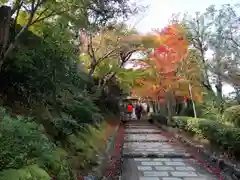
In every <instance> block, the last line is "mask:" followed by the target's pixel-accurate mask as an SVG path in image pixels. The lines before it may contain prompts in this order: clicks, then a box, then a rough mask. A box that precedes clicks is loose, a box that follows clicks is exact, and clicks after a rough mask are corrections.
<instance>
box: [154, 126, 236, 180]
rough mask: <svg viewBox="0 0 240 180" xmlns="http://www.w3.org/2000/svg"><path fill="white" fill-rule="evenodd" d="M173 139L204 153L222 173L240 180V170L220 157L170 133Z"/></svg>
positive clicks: (162, 127) (178, 135)
mask: <svg viewBox="0 0 240 180" xmlns="http://www.w3.org/2000/svg"><path fill="white" fill-rule="evenodd" d="M154 124H155V125H157V126H158V127H160V128H161V129H163V130H165V131H167V132H169V130H168V128H167V126H164V125H161V124H159V123H158V122H154ZM169 133H170V134H171V135H172V136H173V137H175V138H176V139H177V140H179V141H180V142H182V143H184V144H185V145H187V146H190V147H192V148H194V149H195V150H196V151H197V152H200V153H202V154H203V155H204V156H206V157H207V158H208V159H209V160H211V162H212V163H213V164H214V165H215V166H216V167H218V168H219V169H220V170H221V171H222V172H225V173H226V172H227V173H228V174H229V175H230V176H231V178H232V179H233V180H239V179H240V169H238V168H236V166H235V165H234V164H230V163H228V162H226V161H225V160H224V159H222V158H220V157H216V156H214V155H213V154H211V153H210V152H208V151H207V150H205V149H204V148H202V147H199V146H198V145H196V144H194V143H193V142H191V141H189V140H188V139H186V138H184V137H182V136H181V135H180V134H178V133H176V134H172V133H171V132H169Z"/></svg>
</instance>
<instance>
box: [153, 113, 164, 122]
mask: <svg viewBox="0 0 240 180" xmlns="http://www.w3.org/2000/svg"><path fill="white" fill-rule="evenodd" d="M151 119H152V120H153V121H157V122H159V123H160V124H164V125H167V118H166V117H165V116H163V115H161V114H160V113H153V114H151Z"/></svg>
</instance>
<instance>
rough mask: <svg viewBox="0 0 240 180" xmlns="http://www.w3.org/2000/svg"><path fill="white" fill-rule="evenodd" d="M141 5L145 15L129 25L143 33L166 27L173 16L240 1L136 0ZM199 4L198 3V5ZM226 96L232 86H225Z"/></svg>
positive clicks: (136, 18)
mask: <svg viewBox="0 0 240 180" xmlns="http://www.w3.org/2000/svg"><path fill="white" fill-rule="evenodd" d="M136 1H137V2H138V3H139V4H141V5H144V6H148V8H147V9H146V10H145V12H144V13H140V14H139V15H137V16H135V17H133V18H131V19H130V20H129V21H128V22H127V23H128V25H129V26H130V27H131V28H133V27H134V28H136V29H137V30H138V31H139V32H141V33H147V32H151V31H152V30H154V29H161V28H163V27H165V26H166V25H167V24H168V22H169V19H170V18H171V17H172V14H174V13H175V14H177V13H184V12H188V13H190V14H191V13H195V12H196V11H200V12H204V11H205V9H206V8H207V7H208V6H210V5H212V4H214V5H216V6H217V7H219V6H221V5H222V4H236V3H240V0H201V1H196V0H195V1H194V0H165V1H163V0H136ZM197 2H198V3H197ZM223 91H224V94H226V95H227V94H228V93H230V92H232V91H233V88H232V87H231V86H230V85H227V84H226V85H224V87H223Z"/></svg>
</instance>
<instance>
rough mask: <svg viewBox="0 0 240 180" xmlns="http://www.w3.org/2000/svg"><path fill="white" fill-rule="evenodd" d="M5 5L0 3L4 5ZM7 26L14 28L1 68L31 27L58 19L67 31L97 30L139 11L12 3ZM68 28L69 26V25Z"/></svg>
mask: <svg viewBox="0 0 240 180" xmlns="http://www.w3.org/2000/svg"><path fill="white" fill-rule="evenodd" d="M6 2H7V1H1V5H4V4H5V3H6ZM10 8H11V10H10V11H11V12H10V14H9V16H10V17H11V18H12V19H13V20H12V21H11V22H10V21H9V26H11V27H17V29H15V30H14V31H15V34H14V36H13V37H9V38H8V43H7V45H5V46H4V47H3V48H2V49H1V54H0V68H1V66H2V64H3V63H4V61H5V60H6V59H7V57H8V56H9V54H10V53H11V52H12V51H13V49H14V48H15V47H16V45H17V42H18V40H19V38H20V37H21V36H22V34H23V33H24V32H26V31H27V30H28V29H29V27H30V26H32V25H33V24H36V23H40V22H43V21H49V22H54V20H55V18H58V17H59V16H62V17H67V18H68V28H70V29H71V30H74V31H76V35H78V33H79V30H80V28H86V27H91V28H92V27H93V26H94V27H97V26H98V25H99V26H101V25H102V24H106V23H107V22H108V21H109V20H110V19H114V18H115V17H127V16H128V15H129V14H133V13H136V12H137V11H138V7H137V6H131V4H129V2H128V1H119V0H109V1H108V0H107V1H91V0H84V1H79V2H76V1H72V0H69V1H56V2H53V1H44V0H30V1H24V0H14V1H13V2H12V3H11V7H10ZM19 15H22V16H24V22H23V23H22V27H21V28H20V27H19V26H16V25H17V21H18V17H19ZM69 24H71V25H69Z"/></svg>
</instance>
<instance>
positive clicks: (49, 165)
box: [43, 148, 76, 180]
mask: <svg viewBox="0 0 240 180" xmlns="http://www.w3.org/2000/svg"><path fill="white" fill-rule="evenodd" d="M70 158H71V157H70V155H69V154H68V153H67V151H66V150H64V149H62V148H56V149H55V150H54V153H53V155H52V156H51V158H48V159H46V161H44V162H43V164H44V168H45V169H47V170H48V171H49V172H51V175H52V176H53V177H55V178H56V179H57V180H73V179H76V178H75V177H74V175H73V171H72V167H71V165H70V162H69V159H70Z"/></svg>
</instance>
